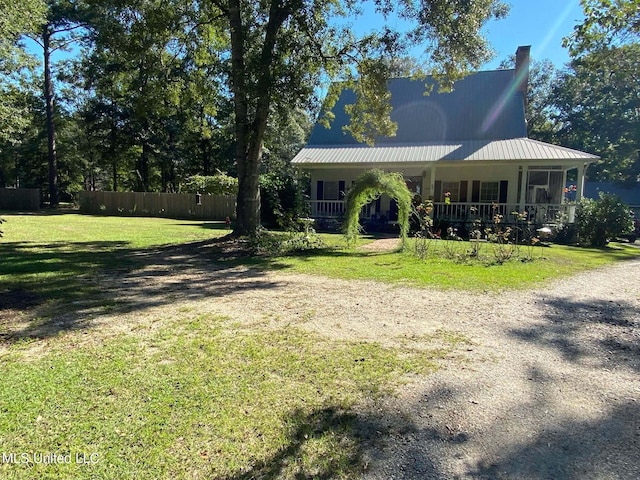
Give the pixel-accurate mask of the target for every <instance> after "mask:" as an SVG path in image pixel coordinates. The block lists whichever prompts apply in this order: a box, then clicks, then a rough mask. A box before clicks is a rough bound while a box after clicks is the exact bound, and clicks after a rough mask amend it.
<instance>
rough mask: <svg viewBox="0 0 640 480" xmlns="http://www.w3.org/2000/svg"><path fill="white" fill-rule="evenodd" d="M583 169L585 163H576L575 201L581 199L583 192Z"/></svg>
mask: <svg viewBox="0 0 640 480" xmlns="http://www.w3.org/2000/svg"><path fill="white" fill-rule="evenodd" d="M584 171H585V164H584V163H580V164H578V181H577V182H576V202H579V201H580V200H581V199H582V195H583V193H584Z"/></svg>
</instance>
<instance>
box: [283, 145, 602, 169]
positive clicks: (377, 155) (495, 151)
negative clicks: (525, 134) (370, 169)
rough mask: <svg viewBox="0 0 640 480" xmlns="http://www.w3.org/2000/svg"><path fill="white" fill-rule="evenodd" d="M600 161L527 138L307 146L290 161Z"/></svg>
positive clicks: (306, 163) (313, 163)
mask: <svg viewBox="0 0 640 480" xmlns="http://www.w3.org/2000/svg"><path fill="white" fill-rule="evenodd" d="M599 158H600V157H598V156H596V155H592V154H590V153H585V152H581V151H578V150H572V149H570V148H565V147H559V146H557V145H551V144H549V143H544V142H539V141H537V140H531V139H529V138H514V139H508V140H485V141H478V140H470V141H461V142H446V143H428V144H413V145H384V144H379V145H376V146H374V147H369V146H365V145H332V146H319V145H318V146H315V145H309V146H307V147H305V148H303V149H302V150H301V151H300V153H298V154H297V155H296V156H295V157H294V159H293V160H292V161H291V163H293V164H294V165H297V166H301V167H304V166H320V165H323V164H325V165H327V164H349V165H358V164H367V165H368V164H372V163H375V164H389V165H393V164H407V163H423V162H446V161H452V162H460V161H509V160H511V161H518V160H523V161H524V160H532V161H536V160H539V161H543V160H554V161H575V160H579V161H583V162H593V161H596V160H598V159H599Z"/></svg>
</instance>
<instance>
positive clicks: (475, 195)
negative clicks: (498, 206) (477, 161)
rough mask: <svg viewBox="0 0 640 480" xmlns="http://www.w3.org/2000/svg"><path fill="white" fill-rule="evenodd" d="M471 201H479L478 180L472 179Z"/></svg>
mask: <svg viewBox="0 0 640 480" xmlns="http://www.w3.org/2000/svg"><path fill="white" fill-rule="evenodd" d="M471 201H472V202H479V201H480V180H474V181H473V183H472V184H471Z"/></svg>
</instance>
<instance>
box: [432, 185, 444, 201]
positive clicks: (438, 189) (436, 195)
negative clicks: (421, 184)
mask: <svg viewBox="0 0 640 480" xmlns="http://www.w3.org/2000/svg"><path fill="white" fill-rule="evenodd" d="M433 201H434V202H441V201H442V181H440V180H436V181H435V182H434V183H433Z"/></svg>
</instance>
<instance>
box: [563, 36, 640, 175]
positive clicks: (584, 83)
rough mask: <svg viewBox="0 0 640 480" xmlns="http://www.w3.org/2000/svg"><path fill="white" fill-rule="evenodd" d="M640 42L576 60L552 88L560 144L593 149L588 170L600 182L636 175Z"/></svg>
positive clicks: (639, 162)
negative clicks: (593, 159)
mask: <svg viewBox="0 0 640 480" xmlns="http://www.w3.org/2000/svg"><path fill="white" fill-rule="evenodd" d="M639 72H640V44H629V45H623V46H621V47H610V48H609V47H607V48H604V49H602V50H597V51H594V52H591V53H589V54H586V55H584V56H582V57H580V58H577V59H574V60H573V61H572V62H571V63H570V66H569V69H568V70H567V71H565V72H563V73H562V74H561V75H560V76H559V78H558V82H557V85H556V87H555V88H554V92H553V96H554V98H555V100H554V103H555V106H556V108H557V110H558V112H557V115H556V121H557V122H558V124H559V129H558V132H557V134H558V137H559V139H560V141H561V143H562V144H563V145H566V146H568V147H572V148H576V149H579V150H584V151H587V152H594V153H597V154H598V155H600V156H601V157H602V162H600V163H598V164H595V165H593V166H592V167H591V169H590V171H589V176H590V177H592V178H593V177H595V178H596V179H598V180H602V181H631V182H636V181H638V180H640V158H639V151H638V149H639V148H640V74H639Z"/></svg>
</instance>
